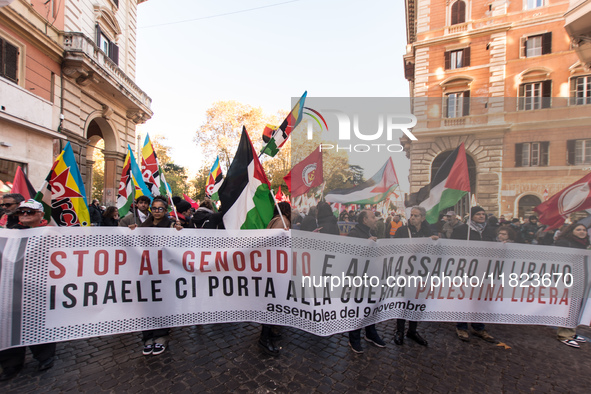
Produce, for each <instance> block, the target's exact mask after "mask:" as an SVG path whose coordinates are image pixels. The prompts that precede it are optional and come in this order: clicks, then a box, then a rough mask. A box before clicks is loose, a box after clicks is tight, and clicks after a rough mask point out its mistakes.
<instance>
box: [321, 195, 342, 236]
mask: <svg viewBox="0 0 591 394" xmlns="http://www.w3.org/2000/svg"><path fill="white" fill-rule="evenodd" d="M318 228H320V230H318V231H319V232H321V233H323V234H333V235H340V231H339V224H338V223H337V218H336V216H335V215H333V213H332V208H331V207H330V205H329V204H328V203H327V202H320V203H318Z"/></svg>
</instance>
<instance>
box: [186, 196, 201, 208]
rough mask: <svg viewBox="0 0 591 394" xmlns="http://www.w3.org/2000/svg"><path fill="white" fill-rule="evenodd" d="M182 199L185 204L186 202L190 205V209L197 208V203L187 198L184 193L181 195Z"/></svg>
mask: <svg viewBox="0 0 591 394" xmlns="http://www.w3.org/2000/svg"><path fill="white" fill-rule="evenodd" d="M183 198H184V199H185V201H186V202H188V203H189V204H191V207H193V208H195V209H197V208H199V203H198V202H195V201H193V200H191V199H190V198H189V196H187V195H186V194H185V193H183Z"/></svg>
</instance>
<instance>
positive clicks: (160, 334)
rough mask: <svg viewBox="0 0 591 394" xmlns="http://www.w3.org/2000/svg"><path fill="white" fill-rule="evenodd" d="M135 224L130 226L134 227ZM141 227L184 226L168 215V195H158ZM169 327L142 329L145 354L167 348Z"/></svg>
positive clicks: (156, 353)
mask: <svg viewBox="0 0 591 394" xmlns="http://www.w3.org/2000/svg"><path fill="white" fill-rule="evenodd" d="M135 227H136V225H135V224H132V225H131V226H129V228H131V229H134V228H135ZM140 227H161V228H165V227H167V228H172V227H174V228H176V229H177V230H182V229H183V226H182V225H181V224H180V222H178V221H172V220H171V219H170V217H169V216H168V201H167V199H166V197H163V196H156V197H154V199H153V200H152V207H151V214H150V216H148V218H147V219H146V220H145V221H144V222H143V223H142V224H141V225H140ZM169 332H170V329H169V328H158V329H156V330H146V331H142V337H143V341H144V350H143V352H142V353H143V355H144V356H149V355H150V354H152V355H155V356H157V355H159V354H162V353H163V352H164V350H166V346H167V345H168V339H169V338H168V334H169Z"/></svg>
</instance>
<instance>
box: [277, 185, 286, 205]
mask: <svg viewBox="0 0 591 394" xmlns="http://www.w3.org/2000/svg"><path fill="white" fill-rule="evenodd" d="M275 200H277V201H285V194H283V193H282V192H281V185H279V190H278V191H277V194H275Z"/></svg>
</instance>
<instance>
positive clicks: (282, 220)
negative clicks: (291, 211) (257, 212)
mask: <svg viewBox="0 0 591 394" xmlns="http://www.w3.org/2000/svg"><path fill="white" fill-rule="evenodd" d="M269 190H270V191H271V197H273V202H275V206H276V207H277V212H279V217H280V218H281V222H283V228H284V229H286V230H289V229H288V228H287V223H285V219H283V212H281V209H280V208H279V204H278V203H277V199H276V198H275V192H274V191H273V189H269Z"/></svg>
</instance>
